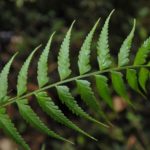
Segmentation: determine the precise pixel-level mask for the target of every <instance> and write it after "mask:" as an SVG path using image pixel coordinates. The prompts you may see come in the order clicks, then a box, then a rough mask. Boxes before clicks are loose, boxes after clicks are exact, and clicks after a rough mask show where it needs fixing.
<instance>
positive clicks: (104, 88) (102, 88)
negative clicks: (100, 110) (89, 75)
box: [95, 75, 113, 109]
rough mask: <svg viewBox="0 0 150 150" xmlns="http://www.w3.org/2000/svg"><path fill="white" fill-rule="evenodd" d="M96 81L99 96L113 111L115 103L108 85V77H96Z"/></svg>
mask: <svg viewBox="0 0 150 150" xmlns="http://www.w3.org/2000/svg"><path fill="white" fill-rule="evenodd" d="M95 79H96V87H97V90H98V94H99V95H100V97H101V98H102V99H103V100H104V101H105V102H106V103H107V104H108V105H109V107H110V108H112V109H113V103H112V98H111V95H110V90H109V87H108V83H107V81H108V79H107V77H105V76H103V75H95Z"/></svg>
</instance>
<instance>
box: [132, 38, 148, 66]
mask: <svg viewBox="0 0 150 150" xmlns="http://www.w3.org/2000/svg"><path fill="white" fill-rule="evenodd" d="M149 53H150V38H148V39H147V40H146V41H144V43H143V44H142V45H141V47H140V48H139V49H138V52H137V54H136V56H135V59H134V65H142V64H145V63H146V59H147V57H148V54H149Z"/></svg>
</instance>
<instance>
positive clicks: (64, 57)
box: [58, 21, 75, 80]
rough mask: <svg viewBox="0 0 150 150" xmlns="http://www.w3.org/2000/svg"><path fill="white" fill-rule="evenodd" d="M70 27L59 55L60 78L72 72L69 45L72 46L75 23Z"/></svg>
mask: <svg viewBox="0 0 150 150" xmlns="http://www.w3.org/2000/svg"><path fill="white" fill-rule="evenodd" d="M74 23H75V21H74V22H73V23H72V24H71V27H70V28H69V30H68V32H67V34H66V37H65V39H64V41H63V42H62V44H61V48H60V51H59V55H58V72H59V75H60V79H61V80H64V79H65V78H67V77H68V76H69V75H70V74H71V70H70V60H69V46H70V36H71V30H72V27H73V24H74Z"/></svg>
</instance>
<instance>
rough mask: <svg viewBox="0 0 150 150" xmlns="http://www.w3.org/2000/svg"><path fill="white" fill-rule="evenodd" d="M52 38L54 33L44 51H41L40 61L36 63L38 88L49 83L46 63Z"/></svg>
mask: <svg viewBox="0 0 150 150" xmlns="http://www.w3.org/2000/svg"><path fill="white" fill-rule="evenodd" d="M53 36H54V33H53V34H52V35H51V36H50V39H49V41H48V43H47V45H46V47H45V49H44V50H43V52H42V54H41V56H40V59H39V61H38V71H37V75H38V77H37V79H38V85H39V87H42V86H44V85H45V84H47V83H48V81H49V77H48V64H47V62H48V54H49V50H50V46H51V42H52V38H53Z"/></svg>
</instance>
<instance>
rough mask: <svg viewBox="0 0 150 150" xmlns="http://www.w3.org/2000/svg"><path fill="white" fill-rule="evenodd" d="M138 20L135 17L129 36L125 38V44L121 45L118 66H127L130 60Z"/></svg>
mask: <svg viewBox="0 0 150 150" xmlns="http://www.w3.org/2000/svg"><path fill="white" fill-rule="evenodd" d="M135 25H136V20H135V19H134V23H133V28H132V30H131V32H130V34H129V35H128V36H127V38H126V39H125V40H124V42H123V44H122V45H121V48H120V51H119V54H118V66H119V67H121V66H125V65H127V64H128V62H129V53H130V48H131V43H132V39H133V37H134V31H135Z"/></svg>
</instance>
